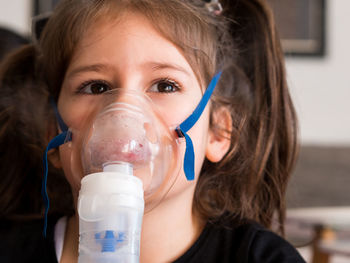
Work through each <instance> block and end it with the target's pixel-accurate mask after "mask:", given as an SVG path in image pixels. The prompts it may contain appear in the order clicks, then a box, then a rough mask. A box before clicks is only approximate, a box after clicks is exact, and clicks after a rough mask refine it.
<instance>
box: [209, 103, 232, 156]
mask: <svg viewBox="0 0 350 263" xmlns="http://www.w3.org/2000/svg"><path fill="white" fill-rule="evenodd" d="M211 126H212V127H210V129H209V134H208V142H207V148H206V153H205V156H206V157H207V159H208V160H209V161H211V162H214V163H216V162H219V161H221V160H222V158H223V157H224V156H225V154H226V153H227V151H228V150H229V148H230V145H231V131H232V117H231V113H230V111H229V109H227V108H226V107H221V108H219V109H217V110H215V112H213V113H212V122H211Z"/></svg>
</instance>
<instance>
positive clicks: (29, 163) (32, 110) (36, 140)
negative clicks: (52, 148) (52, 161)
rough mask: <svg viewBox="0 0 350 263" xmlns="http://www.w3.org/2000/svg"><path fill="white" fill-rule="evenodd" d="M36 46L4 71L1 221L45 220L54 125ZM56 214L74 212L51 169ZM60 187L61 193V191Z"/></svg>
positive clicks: (0, 77)
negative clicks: (46, 161)
mask: <svg viewBox="0 0 350 263" xmlns="http://www.w3.org/2000/svg"><path fill="white" fill-rule="evenodd" d="M35 61H36V51H35V48H34V47H33V46H32V45H27V46H24V47H23V48H21V49H19V50H17V51H15V52H14V53H13V54H12V55H11V56H9V57H8V59H7V60H5V61H3V63H2V64H1V67H0V160H1V163H0V174H1V183H0V197H1V198H0V218H2V217H21V218H23V217H32V216H34V217H38V216H39V217H40V216H41V215H42V208H43V205H42V198H41V195H40V193H41V178H42V173H43V169H42V167H43V164H42V156H43V152H44V149H45V147H46V144H47V143H48V141H47V140H48V134H47V133H48V125H49V123H50V122H51V123H52V121H53V115H52V111H51V109H50V107H49V105H48V103H47V102H48V92H47V89H46V86H45V85H44V83H43V82H42V81H40V78H38V77H37V75H36V65H35ZM49 170H50V174H49V177H50V180H49V183H48V192H49V195H50V196H51V197H52V207H53V209H52V211H50V212H52V213H58V212H61V213H63V211H65V212H66V211H67V207H68V210H69V211H72V208H73V205H72V198H71V193H70V188H69V186H68V183H67V182H66V180H65V178H64V176H63V174H62V173H61V171H59V170H57V169H55V168H54V167H52V166H51V165H50V169H49ZM57 185H60V187H59V188H60V191H56V187H57Z"/></svg>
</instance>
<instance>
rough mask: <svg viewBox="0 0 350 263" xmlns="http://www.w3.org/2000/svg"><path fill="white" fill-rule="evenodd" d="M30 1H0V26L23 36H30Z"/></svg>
mask: <svg viewBox="0 0 350 263" xmlns="http://www.w3.org/2000/svg"><path fill="white" fill-rule="evenodd" d="M31 14H32V1H31V0H10V1H6V0H2V1H0V26H2V27H7V28H9V29H11V30H13V31H15V32H17V33H20V34H23V35H29V34H30V28H31Z"/></svg>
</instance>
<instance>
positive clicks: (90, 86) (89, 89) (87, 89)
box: [79, 81, 111, 95]
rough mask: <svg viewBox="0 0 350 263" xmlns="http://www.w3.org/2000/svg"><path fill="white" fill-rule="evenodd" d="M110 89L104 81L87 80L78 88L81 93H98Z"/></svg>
mask: <svg viewBox="0 0 350 263" xmlns="http://www.w3.org/2000/svg"><path fill="white" fill-rule="evenodd" d="M110 89H111V88H110V86H109V84H108V83H106V82H105V81H89V82H87V83H84V84H83V85H82V87H81V88H80V89H79V90H80V92H81V93H85V94H93V95H98V94H102V93H104V92H106V91H109V90H110Z"/></svg>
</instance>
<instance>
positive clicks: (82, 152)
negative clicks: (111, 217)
mask: <svg viewBox="0 0 350 263" xmlns="http://www.w3.org/2000/svg"><path fill="white" fill-rule="evenodd" d="M101 97H103V98H102V99H101V100H103V102H102V103H101V101H100V102H99V104H98V106H96V109H94V110H91V111H90V115H91V116H89V117H88V118H86V120H85V124H84V125H82V126H81V127H83V128H82V129H81V130H79V131H78V130H76V131H74V130H73V131H72V133H73V136H72V137H73V140H72V142H71V147H72V169H73V174H75V175H79V173H81V171H82V173H83V174H82V175H80V177H83V176H85V175H88V174H91V173H97V172H102V171H104V170H106V167H107V169H108V167H110V166H111V165H114V164H120V163H123V164H127V165H128V166H129V167H131V169H132V175H133V176H136V177H138V178H140V179H141V180H142V182H143V188H144V195H145V196H144V197H145V202H146V210H147V209H151V208H152V207H153V205H152V204H154V205H156V204H157V203H159V202H160V201H161V199H162V198H163V197H164V196H165V194H166V193H167V192H168V191H169V189H170V188H171V186H172V185H173V184H174V182H175V180H176V177H177V175H178V174H179V171H180V169H181V166H182V158H180V150H179V145H178V144H179V142H178V138H177V136H176V133H175V132H174V130H171V129H170V128H169V127H167V126H166V125H165V122H164V121H163V120H162V118H161V117H160V114H159V113H158V112H157V110H156V109H155V108H154V106H153V105H152V102H151V101H150V100H148V99H147V97H145V96H144V95H142V94H138V93H136V92H130V91H121V90H113V94H107V95H103V96H101ZM101 105H102V106H101ZM182 155H183V153H182Z"/></svg>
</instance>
